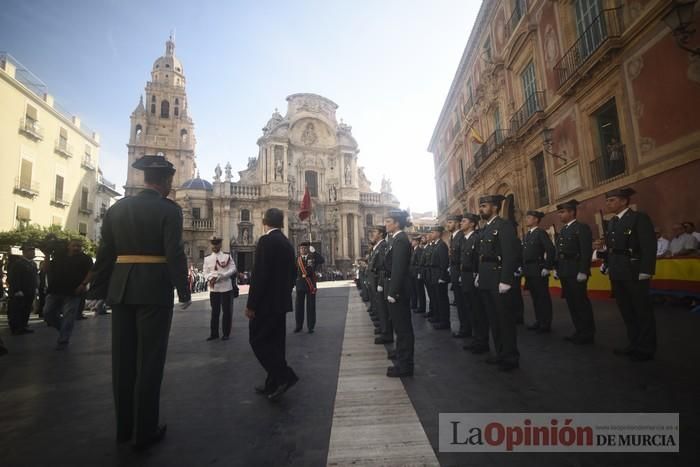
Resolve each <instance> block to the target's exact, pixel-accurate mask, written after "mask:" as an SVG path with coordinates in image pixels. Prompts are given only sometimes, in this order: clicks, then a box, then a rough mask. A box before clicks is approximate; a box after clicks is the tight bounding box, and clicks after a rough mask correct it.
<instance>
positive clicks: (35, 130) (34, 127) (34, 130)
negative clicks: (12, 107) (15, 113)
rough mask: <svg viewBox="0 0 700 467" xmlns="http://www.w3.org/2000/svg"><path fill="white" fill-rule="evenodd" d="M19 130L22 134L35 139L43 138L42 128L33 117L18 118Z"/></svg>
mask: <svg viewBox="0 0 700 467" xmlns="http://www.w3.org/2000/svg"><path fill="white" fill-rule="evenodd" d="M19 131H20V132H21V133H23V134H24V135H26V136H28V137H30V138H32V139H35V140H42V139H44V129H43V128H41V126H40V125H39V122H38V121H36V120H34V119H33V118H29V117H24V118H20V119H19Z"/></svg>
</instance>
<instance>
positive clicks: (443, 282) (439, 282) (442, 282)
mask: <svg viewBox="0 0 700 467" xmlns="http://www.w3.org/2000/svg"><path fill="white" fill-rule="evenodd" d="M438 284H447V281H444V280H442V279H438Z"/></svg>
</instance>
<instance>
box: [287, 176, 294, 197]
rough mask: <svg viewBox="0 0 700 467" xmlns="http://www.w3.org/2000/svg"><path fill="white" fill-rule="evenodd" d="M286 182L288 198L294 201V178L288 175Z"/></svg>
mask: <svg viewBox="0 0 700 467" xmlns="http://www.w3.org/2000/svg"><path fill="white" fill-rule="evenodd" d="M287 180H288V182H289V183H288V187H289V198H290V199H294V197H295V196H296V177H294V175H290V176H289V177H287Z"/></svg>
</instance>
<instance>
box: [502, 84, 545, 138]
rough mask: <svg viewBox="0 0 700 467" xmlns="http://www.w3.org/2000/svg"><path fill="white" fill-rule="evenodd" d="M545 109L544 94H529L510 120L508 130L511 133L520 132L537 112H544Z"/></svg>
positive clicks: (542, 92) (540, 92)
mask: <svg viewBox="0 0 700 467" xmlns="http://www.w3.org/2000/svg"><path fill="white" fill-rule="evenodd" d="M544 109H545V93H544V91H535V92H533V93H532V94H530V95H529V96H528V97H527V98H526V99H525V103H523V105H522V106H521V107H520V108H519V109H518V110H517V111H515V113H514V114H513V116H512V117H511V119H510V128H511V130H512V131H513V133H517V132H518V131H520V130H521V129H522V128H523V127H524V126H525V125H526V124H527V123H528V122H529V121H530V119H531V118H532V116H533V115H535V114H536V113H537V112H544Z"/></svg>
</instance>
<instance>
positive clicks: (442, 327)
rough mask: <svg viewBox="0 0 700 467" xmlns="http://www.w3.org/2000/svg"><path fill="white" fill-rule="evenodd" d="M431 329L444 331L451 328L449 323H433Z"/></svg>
mask: <svg viewBox="0 0 700 467" xmlns="http://www.w3.org/2000/svg"><path fill="white" fill-rule="evenodd" d="M433 329H435V330H436V331H446V330H447V329H452V328H451V327H450V325H449V324H446V323H435V324H433Z"/></svg>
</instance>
